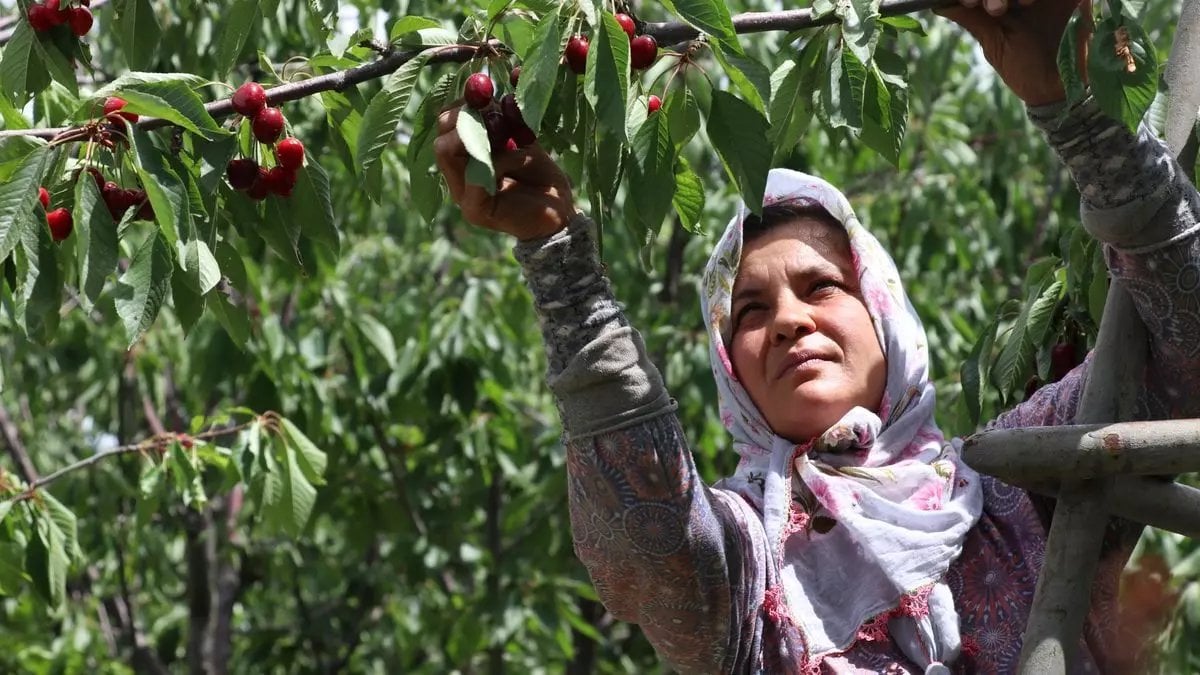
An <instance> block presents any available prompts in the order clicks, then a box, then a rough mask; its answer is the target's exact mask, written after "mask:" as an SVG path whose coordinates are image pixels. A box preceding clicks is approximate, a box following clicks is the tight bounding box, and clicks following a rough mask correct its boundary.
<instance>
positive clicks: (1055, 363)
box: [1050, 342, 1076, 382]
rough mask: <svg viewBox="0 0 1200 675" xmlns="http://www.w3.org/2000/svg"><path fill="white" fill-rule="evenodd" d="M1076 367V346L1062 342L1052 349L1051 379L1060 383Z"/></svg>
mask: <svg viewBox="0 0 1200 675" xmlns="http://www.w3.org/2000/svg"><path fill="white" fill-rule="evenodd" d="M1075 366H1076V362H1075V346H1074V345H1072V344H1071V343H1069V342H1060V343H1058V344H1056V345H1054V347H1053V348H1051V349H1050V379H1051V381H1053V382H1058V381H1059V380H1061V379H1063V378H1064V377H1066V376H1067V373H1069V372H1071V369H1072V368H1074V367H1075Z"/></svg>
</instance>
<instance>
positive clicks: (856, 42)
mask: <svg viewBox="0 0 1200 675" xmlns="http://www.w3.org/2000/svg"><path fill="white" fill-rule="evenodd" d="M879 4H880V0H838V1H837V2H836V3H835V6H834V14H835V15H837V16H838V17H839V18H841V20H842V24H841V31H842V38H843V39H842V45H843V46H844V47H846V48H847V49H849V51H851V52H853V54H854V56H855V57H856V58H857V59H858V60H859V62H860V63H863V64H868V63H871V62H872V61H873V60H874V55H875V45H876V44H877V43H878V42H879V30H878V28H879Z"/></svg>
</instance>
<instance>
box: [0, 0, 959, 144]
mask: <svg viewBox="0 0 1200 675" xmlns="http://www.w3.org/2000/svg"><path fill="white" fill-rule="evenodd" d="M956 4H958V1H957V0H890V1H887V2H884V3H883V4H882V5H880V7H879V11H880V13H881V14H882V15H883V16H896V15H900V14H911V13H913V12H918V11H921V10H926V9H937V8H941V7H950V6H953V5H956ZM837 22H838V19H837V17H836V16H832V15H828V16H823V17H816V18H814V17H813V11H812V10H811V9H796V10H788V11H783V12H747V13H745V14H739V15H737V16H735V17H734V18H733V25H734V29H735V30H736V31H737V32H738V33H762V32H768V31H793V30H799V29H802V28H812V27H815V26H825V25H829V24H833V23H837ZM644 32H645V33H646V34H648V35H653V36H654V37H655V39H657V40H658V42H659V43H661V44H671V43H675V42H682V41H685V40H690V39H693V38H695V37H697V36H698V35H699V32H698V31H697V30H696V29H695V28H693V27H691V26H689V25H687V24H684V23H678V22H665V23H648V24H646V25H645V31H644ZM503 47H504V46H503V44H501V43H500V42H498V41H492V42H490V43H489V44H488V45H487V46H480V45H450V46H445V47H433V48H430V49H416V50H408V51H402V52H393V53H391V54H388V55H386V56H384V57H383V58H381V59H379V60H378V61H372V62H371V63H366V64H363V65H361V66H355V67H353V68H348V69H346V70H342V71H338V72H335V73H329V74H326V75H320V76H317V77H314V78H310V79H308V80H304V81H303V82H295V83H291V84H283V85H279V86H277V87H272V88H270V89H268V90H267V103H268V104H269V105H276V106H277V105H279V104H280V103H284V102H287V101H295V100H298V99H302V98H305V97H308V96H312V95H314V94H319V93H321V92H323V91H343V90H345V89H347V88H349V87H352V86H354V85H356V84H359V83H362V82H366V81H368V80H374V79H378V78H381V77H384V76H386V75H390V74H391V73H393V72H395V71H396V70H398V69H399V68H400V66H402V65H404V64H405V63H408V62H409V61H411V60H412V59H413V58H415V57H416V56H417V55H418V54H421V53H423V52H426V51H428V52H432V56H430V58H429V61H428V64H429V65H435V64H440V63H462V62H464V61H469V60H471V59H472V58H474V57H476V56H477V55H479V54H480V53H481V51H483V52H486V51H490V49H503ZM489 48H490V49H489ZM204 108H205V109H206V110H207V111H208V113H209V114H210V115H212V116H213V117H214V118H216V119H221V118H223V117H228V116H230V115H232V114H233V102H232V100H231V99H227V98H226V99H221V100H218V101H213V102H211V103H207V104H205V106H204ZM168 126H172V123H171V122H169V121H167V120H165V119H161V118H155V117H147V118H144V119H142V120H141V121H139V122H138V123H137V124H135V125H134V128H136V129H138V130H141V131H149V130H152V129H161V128H163V127H168ZM72 128H74V127H55V128H47V129H14V130H8V131H0V138H5V137H9V136H36V137H39V138H47V139H49V138H54V137H55V136H58V135H59V134H61V133H63V132H65V131H69V130H71V129H72Z"/></svg>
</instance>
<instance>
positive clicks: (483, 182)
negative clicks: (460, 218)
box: [457, 108, 496, 195]
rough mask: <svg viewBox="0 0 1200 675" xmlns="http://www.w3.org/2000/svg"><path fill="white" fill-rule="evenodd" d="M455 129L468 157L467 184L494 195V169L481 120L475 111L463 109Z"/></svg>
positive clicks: (490, 149)
mask: <svg viewBox="0 0 1200 675" xmlns="http://www.w3.org/2000/svg"><path fill="white" fill-rule="evenodd" d="M457 129H458V137H459V138H460V139H462V142H463V146H465V147H466V149H467V154H468V155H470V159H469V160H468V162H467V182H468V183H471V184H472V185H479V186H481V187H483V189H484V190H486V191H487V193H488V194H489V195H491V194H496V169H495V167H493V166H492V146H491V142H490V141H489V140H488V134H487V129H486V128H485V127H484V126H483V118H481V117H480V116H479V113H478V112H477V111H475V110H471V109H469V108H463V109H461V110H460V111H459V114H458V127H457Z"/></svg>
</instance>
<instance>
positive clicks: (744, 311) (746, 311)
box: [735, 302, 765, 325]
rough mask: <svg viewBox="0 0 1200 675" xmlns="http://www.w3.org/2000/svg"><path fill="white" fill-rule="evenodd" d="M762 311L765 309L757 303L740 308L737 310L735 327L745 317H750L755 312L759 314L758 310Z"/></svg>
mask: <svg viewBox="0 0 1200 675" xmlns="http://www.w3.org/2000/svg"><path fill="white" fill-rule="evenodd" d="M762 309H765V307H764V306H763V305H761V304H759V303H757V302H754V303H750V304H748V305H743V306H742V308H741V309H740V310H738V313H737V319H736V321H735V325H737V324H740V323H741V322H742V321H743V320H745V319H746V318H747V317H749V316H752V315H753V314H755V313H756V312H759V310H762Z"/></svg>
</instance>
